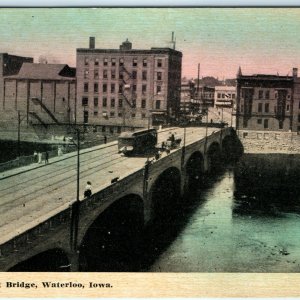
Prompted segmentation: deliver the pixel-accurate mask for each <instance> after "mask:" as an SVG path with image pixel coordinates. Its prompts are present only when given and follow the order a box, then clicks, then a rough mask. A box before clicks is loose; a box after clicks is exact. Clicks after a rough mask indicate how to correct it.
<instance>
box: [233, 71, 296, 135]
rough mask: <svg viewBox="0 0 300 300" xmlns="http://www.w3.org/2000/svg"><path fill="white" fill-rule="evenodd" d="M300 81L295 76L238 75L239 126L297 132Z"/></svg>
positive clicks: (237, 113)
mask: <svg viewBox="0 0 300 300" xmlns="http://www.w3.org/2000/svg"><path fill="white" fill-rule="evenodd" d="M299 87H300V82H299V79H298V78H297V69H296V68H294V69H293V76H279V75H265V74H258V75H252V76H248V75H242V72H241V69H239V72H238V75H237V106H236V128H237V129H239V130H266V131H285V132H287V131H297V130H299V129H300V127H299V126H300V113H299V112H300V110H299V109H300V106H299V95H300V88H299Z"/></svg>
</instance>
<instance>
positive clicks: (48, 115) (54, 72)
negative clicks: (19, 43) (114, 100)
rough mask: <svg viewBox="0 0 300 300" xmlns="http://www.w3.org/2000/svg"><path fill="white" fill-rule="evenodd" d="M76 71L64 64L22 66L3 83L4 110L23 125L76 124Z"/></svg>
mask: <svg viewBox="0 0 300 300" xmlns="http://www.w3.org/2000/svg"><path fill="white" fill-rule="evenodd" d="M75 105H76V70H75V69H74V68H70V67H69V66H68V65H65V64H35V63H23V65H22V67H21V69H20V70H19V72H18V73H17V74H15V75H11V76H5V77H4V79H3V109H4V112H3V113H5V114H8V115H11V116H12V118H13V119H14V120H16V116H17V113H18V112H20V113H21V114H22V116H23V117H24V118H25V120H26V122H25V123H26V124H27V125H28V124H29V123H32V124H42V125H46V124H58V123H62V124H70V123H74V122H75V112H76V106H75Z"/></svg>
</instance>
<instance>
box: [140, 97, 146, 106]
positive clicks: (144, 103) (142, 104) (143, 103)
mask: <svg viewBox="0 0 300 300" xmlns="http://www.w3.org/2000/svg"><path fill="white" fill-rule="evenodd" d="M141 108H146V99H142V103H141Z"/></svg>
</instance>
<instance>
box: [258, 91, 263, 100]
mask: <svg viewBox="0 0 300 300" xmlns="http://www.w3.org/2000/svg"><path fill="white" fill-rule="evenodd" d="M263 97H264V91H262V90H259V91H258V99H262V98H263Z"/></svg>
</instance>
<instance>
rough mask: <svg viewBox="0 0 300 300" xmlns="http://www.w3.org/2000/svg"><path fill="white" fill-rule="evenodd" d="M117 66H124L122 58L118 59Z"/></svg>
mask: <svg viewBox="0 0 300 300" xmlns="http://www.w3.org/2000/svg"><path fill="white" fill-rule="evenodd" d="M119 66H120V67H122V66H124V59H123V58H120V59H119Z"/></svg>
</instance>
